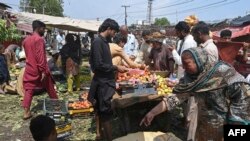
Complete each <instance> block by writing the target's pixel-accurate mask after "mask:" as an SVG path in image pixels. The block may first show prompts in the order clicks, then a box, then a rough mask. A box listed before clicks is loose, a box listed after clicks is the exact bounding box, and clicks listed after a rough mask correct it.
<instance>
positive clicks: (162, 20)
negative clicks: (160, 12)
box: [154, 17, 170, 26]
mask: <svg viewBox="0 0 250 141" xmlns="http://www.w3.org/2000/svg"><path fill="white" fill-rule="evenodd" d="M154 24H155V25H158V26H167V25H170V22H169V20H168V19H167V18H165V17H164V18H156V19H155V23H154Z"/></svg>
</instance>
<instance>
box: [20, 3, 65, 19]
mask: <svg viewBox="0 0 250 141" xmlns="http://www.w3.org/2000/svg"><path fill="white" fill-rule="evenodd" d="M25 1H27V0H25ZM20 2H21V1H20ZM20 4H21V3H20ZM26 6H27V7H28V8H29V9H32V10H33V9H35V10H36V13H39V14H43V8H44V14H46V15H51V16H60V17H62V16H63V0H29V2H28V3H27V5H26ZM22 9H23V8H22ZM32 10H29V11H30V12H31V11H32Z"/></svg>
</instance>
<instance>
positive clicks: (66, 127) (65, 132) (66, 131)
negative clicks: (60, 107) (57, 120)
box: [56, 122, 73, 140]
mask: <svg viewBox="0 0 250 141" xmlns="http://www.w3.org/2000/svg"><path fill="white" fill-rule="evenodd" d="M56 132H57V139H58V140H64V139H66V138H68V137H70V136H71V135H72V134H73V133H72V125H71V122H65V123H64V124H59V125H56Z"/></svg>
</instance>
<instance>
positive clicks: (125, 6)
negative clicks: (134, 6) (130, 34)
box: [122, 5, 130, 26]
mask: <svg viewBox="0 0 250 141" xmlns="http://www.w3.org/2000/svg"><path fill="white" fill-rule="evenodd" d="M122 7H124V9H125V25H126V26H127V17H128V15H127V8H128V7H130V6H129V5H122Z"/></svg>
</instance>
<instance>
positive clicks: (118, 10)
mask: <svg viewBox="0 0 250 141" xmlns="http://www.w3.org/2000/svg"><path fill="white" fill-rule="evenodd" d="M0 2H3V3H6V4H9V5H10V6H12V8H13V9H14V10H16V11H19V8H18V5H19V0H0ZM152 3H153V4H152V16H153V19H155V18H162V17H166V18H168V19H169V21H170V22H171V23H173V24H174V23H177V22H178V21H181V20H184V19H185V17H187V16H189V15H196V16H197V17H198V18H199V20H200V21H215V20H216V21H217V20H223V19H226V18H235V17H238V16H245V15H246V14H250V1H249V0H153V2H152ZM122 5H126V6H130V7H128V8H127V12H128V17H127V21H128V24H129V25H130V24H133V23H137V21H138V20H139V21H140V20H146V16H147V7H148V0H64V15H65V16H68V17H70V18H76V19H86V20H96V19H97V18H99V19H100V20H105V19H106V18H112V19H115V20H116V21H118V23H119V24H124V21H125V20H124V13H125V10H124V7H122Z"/></svg>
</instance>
